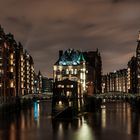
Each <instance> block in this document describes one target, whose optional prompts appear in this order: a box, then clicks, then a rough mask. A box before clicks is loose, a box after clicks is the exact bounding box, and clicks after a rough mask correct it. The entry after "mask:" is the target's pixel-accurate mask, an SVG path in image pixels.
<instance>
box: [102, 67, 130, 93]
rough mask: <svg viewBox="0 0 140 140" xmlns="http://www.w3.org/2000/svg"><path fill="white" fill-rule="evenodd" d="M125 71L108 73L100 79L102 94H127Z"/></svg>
mask: <svg viewBox="0 0 140 140" xmlns="http://www.w3.org/2000/svg"><path fill="white" fill-rule="evenodd" d="M127 78H128V76H127V69H121V70H118V71H115V72H110V73H109V74H107V75H104V76H103V77H102V93H105V92H128V89H127V86H128V83H127Z"/></svg>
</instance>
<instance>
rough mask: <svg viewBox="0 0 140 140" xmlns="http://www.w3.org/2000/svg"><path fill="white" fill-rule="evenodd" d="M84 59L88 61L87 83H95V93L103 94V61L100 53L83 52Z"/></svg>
mask: <svg viewBox="0 0 140 140" xmlns="http://www.w3.org/2000/svg"><path fill="white" fill-rule="evenodd" d="M83 54H84V58H85V60H86V70H87V74H86V75H87V82H89V83H91V82H92V83H93V89H94V90H93V92H94V93H101V92H102V87H101V83H102V61H101V56H100V53H99V51H98V49H97V50H96V51H88V52H83Z"/></svg>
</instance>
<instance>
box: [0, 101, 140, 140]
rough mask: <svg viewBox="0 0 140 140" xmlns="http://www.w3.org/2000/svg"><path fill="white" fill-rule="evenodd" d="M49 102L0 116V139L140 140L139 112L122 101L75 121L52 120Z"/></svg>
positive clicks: (107, 105) (105, 105) (107, 104)
mask: <svg viewBox="0 0 140 140" xmlns="http://www.w3.org/2000/svg"><path fill="white" fill-rule="evenodd" d="M50 114H51V102H49V101H47V102H40V103H37V102H36V103H34V104H33V106H31V107H29V108H28V109H24V110H22V111H20V112H17V113H14V114H5V115H4V114H0V140H31V139H34V140H39V139H41V140H44V139H49V140H63V139H64V140H65V139H67V140H96V139H97V140H110V139H120V140H121V139H122V140H124V139H127V140H133V139H136V140H137V139H140V136H139V134H140V115H139V114H140V113H139V112H136V111H133V110H132V109H131V108H130V106H129V104H127V103H123V102H117V103H115V102H113V103H110V104H109V103H106V104H104V107H103V108H102V109H101V110H100V111H97V112H94V113H87V114H85V115H84V116H81V117H78V118H77V119H76V120H69V121H52V120H51V119H50V117H49V116H50Z"/></svg>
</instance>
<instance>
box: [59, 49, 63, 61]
mask: <svg viewBox="0 0 140 140" xmlns="http://www.w3.org/2000/svg"><path fill="white" fill-rule="evenodd" d="M62 55H63V51H62V50H60V51H59V59H60V58H61V56H62Z"/></svg>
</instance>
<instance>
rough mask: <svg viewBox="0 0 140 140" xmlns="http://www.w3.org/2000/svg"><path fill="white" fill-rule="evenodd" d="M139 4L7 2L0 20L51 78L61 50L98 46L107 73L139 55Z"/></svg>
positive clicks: (123, 0) (120, 0)
mask: <svg viewBox="0 0 140 140" xmlns="http://www.w3.org/2000/svg"><path fill="white" fill-rule="evenodd" d="M139 7H140V2H139V0H67V1H66V0H59V1H58V0H30V1H28V0H24V1H18V0H5V1H4V0H3V1H2V2H1V4H0V13H1V14H0V21H1V23H0V24H2V26H3V27H4V28H5V31H6V32H12V33H13V34H14V35H15V38H16V40H17V41H21V42H22V43H23V45H24V47H25V48H26V49H27V50H28V51H29V52H30V54H31V55H32V56H33V58H34V61H35V68H36V71H38V70H39V69H40V70H41V71H42V72H43V74H45V75H47V76H49V77H50V76H51V75H52V68H53V64H54V63H55V61H56V60H57V58H58V51H59V50H60V49H64V50H66V49H67V48H75V49H80V50H83V51H86V50H90V51H92V50H93V51H94V50H96V48H99V50H100V51H101V56H102V61H103V71H104V73H107V72H109V71H113V70H115V69H119V68H123V67H126V65H127V62H128V60H129V59H130V57H131V56H132V55H134V54H135V50H136V45H137V44H136V40H137V34H138V31H139V30H140V16H139V13H140V8H139Z"/></svg>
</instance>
